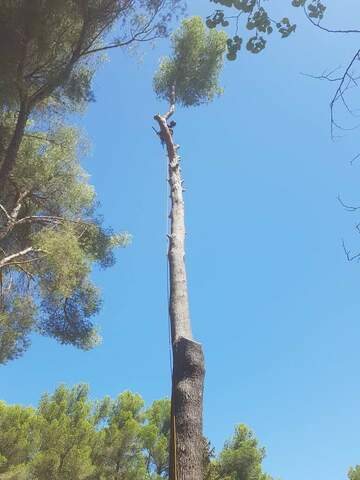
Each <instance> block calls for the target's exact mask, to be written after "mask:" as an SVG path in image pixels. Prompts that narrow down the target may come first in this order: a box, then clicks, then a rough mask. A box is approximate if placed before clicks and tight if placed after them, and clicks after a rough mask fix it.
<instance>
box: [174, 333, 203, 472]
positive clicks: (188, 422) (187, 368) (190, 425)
mask: <svg viewBox="0 0 360 480" xmlns="http://www.w3.org/2000/svg"><path fill="white" fill-rule="evenodd" d="M173 358H174V361H173V364H174V367H173V386H172V399H171V413H172V415H171V417H172V418H171V442H170V480H203V459H204V452H203V451H202V450H203V445H204V443H203V435H202V409H203V390H204V377H205V366H204V355H203V350H202V347H201V345H200V344H199V343H197V342H194V341H193V340H189V339H187V338H184V337H180V338H179V340H178V341H177V342H175V344H174V345H173Z"/></svg>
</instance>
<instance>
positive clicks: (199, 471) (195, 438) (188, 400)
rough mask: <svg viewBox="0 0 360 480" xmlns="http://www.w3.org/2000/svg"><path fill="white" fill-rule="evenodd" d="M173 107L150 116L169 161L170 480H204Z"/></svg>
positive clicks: (199, 368)
mask: <svg viewBox="0 0 360 480" xmlns="http://www.w3.org/2000/svg"><path fill="white" fill-rule="evenodd" d="M173 112H174V107H173V106H172V107H171V109H170V111H169V112H168V113H167V114H165V115H163V116H161V115H155V117H154V118H155V120H156V121H157V122H158V124H159V127H160V132H159V136H160V138H161V140H162V141H163V142H164V143H165V145H166V149H167V154H168V159H169V185H170V197H171V211H170V220H171V228H170V234H169V250H168V261H169V270H170V305H169V313H170V323H171V339H172V349H173V379H172V380H173V384H172V397H171V412H172V421H171V442H170V480H202V479H203V436H202V409H203V386H204V376H205V367H204V357H203V352H202V348H201V345H200V344H199V343H197V342H195V341H193V339H192V332H191V322H190V314H189V301H188V290H187V279H186V268H185V219H184V199H183V182H182V179H181V170H180V163H179V161H180V158H179V155H178V153H177V150H178V146H177V145H175V144H174V141H173V137H172V130H171V129H169V127H168V124H167V120H168V118H169V117H170V116H171V115H172V114H173Z"/></svg>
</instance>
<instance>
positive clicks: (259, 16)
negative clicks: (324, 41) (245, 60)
mask: <svg viewBox="0 0 360 480" xmlns="http://www.w3.org/2000/svg"><path fill="white" fill-rule="evenodd" d="M210 1H211V2H212V3H216V4H219V5H222V6H223V7H227V8H233V9H234V10H235V15H231V16H227V15H226V14H225V11H224V10H220V9H217V10H215V11H214V12H213V13H212V14H211V15H209V16H208V17H207V19H206V25H207V27H208V28H210V29H215V28H218V27H221V28H226V27H229V25H230V22H231V23H232V24H233V23H235V24H236V32H235V35H234V36H233V37H232V38H229V39H228V42H227V50H228V51H227V58H228V60H235V59H236V58H237V54H238V52H239V51H240V49H241V46H242V44H243V43H244V39H243V38H242V37H240V36H239V34H238V29H239V22H240V21H241V18H242V17H241V16H242V15H243V14H245V16H246V22H245V28H246V29H247V30H249V31H254V32H255V35H253V36H252V37H250V38H248V39H247V41H246V50H247V51H249V52H251V53H254V54H257V53H260V52H261V51H263V50H264V48H265V47H266V45H267V38H266V36H265V35H271V34H272V33H273V32H274V30H276V31H277V32H278V33H279V34H280V36H281V38H287V37H289V36H290V35H291V34H292V33H294V32H295V31H296V24H293V23H292V22H291V21H290V20H289V18H287V17H284V18H282V19H279V20H273V19H272V18H271V17H270V15H269V12H268V9H267V8H265V7H264V6H263V5H262V4H263V2H262V1H261V0H210ZM292 5H293V6H294V7H304V8H306V11H307V15H308V16H309V17H310V18H312V19H317V20H318V21H321V20H322V19H323V17H324V13H325V10H326V6H325V5H324V4H323V3H322V2H321V0H292Z"/></svg>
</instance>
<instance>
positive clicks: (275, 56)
mask: <svg viewBox="0 0 360 480" xmlns="http://www.w3.org/2000/svg"><path fill="white" fill-rule="evenodd" d="M192 3H193V4H196V6H194V5H193V6H192V7H191V8H190V12H189V13H190V14H194V13H196V14H202V15H205V14H206V13H207V12H209V11H210V9H211V7H212V6H213V5H212V4H210V3H209V2H208V0H196V2H192ZM275 3H276V6H275V7H274V6H273V9H275V11H274V14H273V15H274V16H277V14H279V15H281V16H283V12H284V11H285V13H287V11H289V14H290V15H291V17H292V18H293V19H295V20H296V21H297V23H298V25H299V26H298V31H297V33H296V35H294V36H292V37H291V38H290V39H288V40H276V38H275V35H273V36H272V37H273V38H271V41H269V48H267V49H266V51H265V52H264V53H262V54H261V55H258V56H251V55H249V54H246V53H245V52H244V53H243V54H241V56H240V58H239V60H238V61H237V62H235V63H227V64H226V66H225V69H224V75H223V81H222V83H223V85H224V87H225V94H224V96H223V97H222V98H220V99H218V100H216V101H215V102H214V103H213V104H212V105H210V106H205V107H201V108H197V109H192V110H190V109H189V110H182V111H178V113H177V114H176V120H177V122H178V126H177V128H176V141H177V142H178V143H180V144H181V154H182V161H183V173H184V177H185V182H186V186H187V192H186V207H187V229H188V236H187V266H188V275H189V284H190V285H189V286H190V300H191V313H192V320H193V324H194V331H195V335H196V338H197V339H199V340H200V341H201V342H203V345H204V349H205V353H206V361H207V376H206V391H205V430H206V434H207V436H208V437H209V438H210V439H211V441H212V442H213V443H214V444H215V446H216V447H217V449H219V448H220V447H221V446H222V444H223V441H224V440H225V439H226V438H228V437H229V436H230V435H231V433H232V431H233V427H234V425H235V424H236V423H239V422H243V423H246V424H248V425H249V426H250V427H252V428H253V429H254V430H255V432H256V434H257V436H258V438H259V439H260V442H261V443H262V444H263V445H265V446H266V448H267V453H268V456H267V459H266V463H265V467H266V469H267V471H268V472H269V473H271V474H272V475H274V476H276V477H281V478H282V479H283V480H304V479H307V480H308V479H314V480H315V479H318V480H325V479H326V480H340V479H345V477H346V471H347V469H348V467H349V466H350V465H354V464H356V463H360V442H359V431H360V375H359V371H360V349H359V345H360V289H359V285H360V282H359V280H360V265H359V264H356V263H351V264H349V263H347V262H346V260H345V258H344V254H343V251H342V249H341V239H342V237H344V238H345V239H346V241H347V242H348V244H349V246H350V247H352V249H353V250H356V249H360V237H358V236H356V235H355V234H354V233H353V226H354V224H355V222H356V216H354V215H351V214H348V213H346V212H344V211H343V210H342V208H341V207H340V206H339V204H338V202H337V200H336V197H337V195H338V194H339V193H341V194H342V196H343V198H344V200H345V201H347V202H348V203H355V204H356V203H357V202H358V203H360V191H359V188H358V185H359V179H360V162H359V163H358V164H355V165H354V166H352V167H351V166H350V165H349V160H350V159H351V158H352V156H353V155H354V154H356V153H357V152H358V151H359V150H360V143H359V142H358V137H359V135H358V132H356V133H355V134H353V135H350V136H347V137H346V138H342V139H340V140H338V141H336V142H332V141H331V139H330V137H329V106H328V105H329V101H330V97H331V94H332V92H333V88H334V85H330V84H327V83H325V82H317V81H315V80H311V79H309V78H307V77H305V76H302V75H301V74H300V72H307V73H320V72H322V71H323V70H324V69H325V68H332V67H337V66H338V65H341V64H344V63H345V60H346V59H348V58H349V57H350V56H351V55H352V54H353V51H354V49H355V48H356V47H357V39H356V37H350V36H335V35H334V36H331V35H329V34H326V33H323V32H320V31H317V30H316V29H314V28H313V27H312V26H311V25H309V24H308V23H307V22H306V21H305V20H304V18H303V16H302V14H301V11H300V10H295V9H291V8H289V7H288V4H289V3H290V2H289V1H288V0H281V1H279V0H276V1H275ZM356 3H357V2H355V1H354V0H352V1H348V0H347V1H342V2H335V1H332V2H330V1H329V4H330V8H329V23H330V24H331V23H333V24H335V25H336V26H353V25H351V19H352V18H353V17H354V18H358V17H359V15H358V13H359V8H360V7H359V6H358V5H357V6H356ZM335 4H336V5H335ZM347 5H348V6H349V7H350V6H353V8H354V9H355V10H354V11H349V12H348V13H347V11H346V8H345V7H346V6H347ZM356 12H357V14H356V15H355V13H356ZM357 26H358V25H357ZM166 48H167V43H166V42H161V43H160V44H158V46H157V48H156V49H155V50H147V51H146V53H145V55H144V59H143V62H142V63H139V61H138V59H137V58H136V57H134V56H128V55H126V54H125V53H124V52H113V53H112V55H111V62H109V63H108V64H106V65H105V66H104V67H103V68H102V70H101V72H100V73H99V74H98V76H97V78H96V83H95V92H96V97H97V102H96V103H95V104H93V105H92V106H91V107H90V109H89V110H88V111H87V113H86V115H85V116H84V117H83V118H82V119H81V120H80V123H81V125H82V126H83V128H84V129H85V130H86V131H87V132H88V134H89V136H90V137H91V139H92V142H93V154H92V156H91V158H89V159H88V160H87V161H86V168H87V169H88V170H89V171H90V172H91V175H92V182H93V183H94V184H95V186H96V188H97V191H98V194H99V199H100V200H101V203H102V212H103V214H104V216H105V217H106V221H107V223H108V224H111V225H112V226H114V228H115V229H119V230H127V231H129V232H131V233H132V234H133V237H134V239H133V243H132V245H131V246H130V247H129V248H127V249H125V250H121V251H119V253H118V263H117V265H116V266H115V267H114V268H113V269H111V270H108V271H101V272H97V273H96V274H95V277H96V280H97V282H98V284H99V285H100V286H101V288H102V290H103V293H104V308H103V311H102V313H101V315H100V316H99V318H98V323H99V325H100V326H101V331H102V334H103V337H104V341H103V344H102V346H101V347H99V348H97V349H96V350H94V351H92V352H89V353H83V352H81V351H77V350H75V349H73V348H68V347H61V346H59V345H57V344H56V343H55V342H54V341H52V340H47V339H42V338H40V339H39V338H36V339H34V342H33V347H32V348H31V350H30V351H29V352H28V353H27V354H26V355H25V356H24V357H23V358H22V359H20V360H17V361H15V362H12V363H10V364H9V365H7V366H5V367H2V368H1V377H0V389H1V390H0V391H1V397H2V398H3V399H4V400H6V401H8V402H18V403H24V404H33V405H35V404H36V402H37V400H38V399H39V397H40V395H41V394H42V393H43V392H44V391H53V390H54V389H55V387H56V386H57V385H58V384H59V383H61V382H65V383H66V384H68V385H73V384H75V383H78V382H87V383H89V384H90V385H91V389H92V396H93V397H94V398H99V397H101V396H103V395H105V394H110V395H112V396H115V395H117V394H118V393H119V392H121V391H123V390H124V389H131V390H133V391H136V392H139V393H141V394H142V395H143V397H144V398H145V400H146V402H147V403H149V402H151V401H152V400H154V399H156V398H160V397H163V396H167V395H169V388H170V376H169V350H168V332H167V310H166V309H167V307H166V256H165V253H166V238H165V228H166V227H165V226H166V181H165V177H166V173H165V169H166V163H165V158H164V154H163V151H162V149H161V147H160V145H159V142H158V141H157V139H156V137H155V135H154V133H153V131H152V129H151V127H152V125H153V121H152V117H153V115H154V113H156V112H157V111H158V110H161V109H163V108H164V106H163V105H161V104H159V103H158V102H157V101H156V99H155V98H154V95H153V93H152V75H153V72H154V70H155V68H156V66H157V64H158V58H159V56H160V55H162V54H163V53H164V52H166Z"/></svg>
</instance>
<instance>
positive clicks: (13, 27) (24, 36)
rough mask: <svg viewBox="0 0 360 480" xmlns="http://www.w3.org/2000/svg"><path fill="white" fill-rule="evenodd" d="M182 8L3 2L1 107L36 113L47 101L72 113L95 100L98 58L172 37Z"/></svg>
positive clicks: (167, 1)
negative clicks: (174, 18) (175, 17)
mask: <svg viewBox="0 0 360 480" xmlns="http://www.w3.org/2000/svg"><path fill="white" fill-rule="evenodd" d="M181 3H182V2H181V0H62V1H58V0H32V1H31V2H29V1H28V0H9V1H2V2H1V16H0V71H1V79H0V104H1V105H7V106H9V107H11V106H16V105H18V104H19V103H20V102H27V103H28V104H29V107H30V108H31V106H35V105H39V104H40V103H41V102H45V104H47V105H49V104H50V105H52V106H53V104H57V106H58V107H60V106H68V107H69V108H73V107H74V105H75V104H77V103H79V102H80V103H81V102H83V101H89V100H92V99H93V93H92V91H91V78H92V76H93V73H94V67H93V60H92V58H93V56H94V54H97V53H100V52H102V51H106V50H109V49H111V48H117V47H121V46H126V45H129V44H130V43H132V42H141V41H147V40H150V39H153V38H158V37H161V36H165V35H167V33H168V28H169V24H170V20H171V16H172V14H174V13H175V14H176V11H178V8H180V4H181ZM115 24H116V29H115V31H114V32H113V33H111V32H112V29H114V27H115ZM49 96H51V100H50V98H49Z"/></svg>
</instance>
